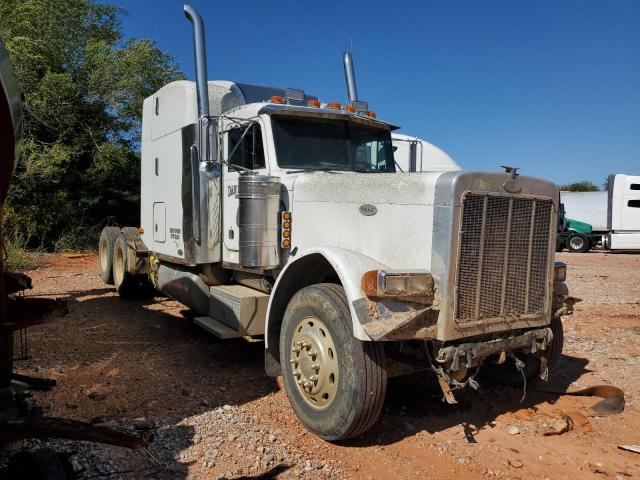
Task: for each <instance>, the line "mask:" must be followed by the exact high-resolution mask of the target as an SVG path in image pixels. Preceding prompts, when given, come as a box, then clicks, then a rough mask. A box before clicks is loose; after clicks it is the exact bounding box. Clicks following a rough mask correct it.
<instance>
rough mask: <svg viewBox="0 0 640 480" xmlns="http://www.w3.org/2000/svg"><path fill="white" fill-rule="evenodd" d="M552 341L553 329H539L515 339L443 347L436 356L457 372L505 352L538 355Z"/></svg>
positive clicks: (439, 361)
mask: <svg viewBox="0 0 640 480" xmlns="http://www.w3.org/2000/svg"><path fill="white" fill-rule="evenodd" d="M551 340H553V332H552V331H551V328H539V329H536V330H529V331H528V332H525V333H523V334H521V335H516V336H513V337H507V338H498V339H496V340H489V341H486V342H474V343H462V344H459V345H451V346H448V347H442V348H441V349H440V350H438V353H437V354H436V362H438V363H440V364H443V365H446V366H447V368H448V370H450V371H453V372H456V371H458V370H460V368H461V367H464V368H466V369H469V368H473V367H476V366H478V365H479V364H480V363H481V362H482V360H484V359H485V358H486V357H488V356H491V355H498V354H501V353H503V352H505V353H507V352H513V351H517V350H521V351H524V352H526V353H536V352H537V351H540V350H546V349H547V345H548V344H549V342H551Z"/></svg>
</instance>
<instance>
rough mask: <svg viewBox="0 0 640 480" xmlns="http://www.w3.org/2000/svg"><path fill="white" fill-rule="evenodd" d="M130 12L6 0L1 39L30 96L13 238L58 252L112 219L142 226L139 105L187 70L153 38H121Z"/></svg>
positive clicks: (81, 3)
mask: <svg viewBox="0 0 640 480" xmlns="http://www.w3.org/2000/svg"><path fill="white" fill-rule="evenodd" d="M123 13H125V12H124V10H123V9H121V8H119V7H117V6H114V5H108V4H97V3H95V2H93V1H92V0H0V37H2V38H3V39H4V42H5V47H6V49H7V51H8V52H9V54H10V56H11V61H12V63H13V66H14V69H15V71H16V76H17V77H18V82H19V84H20V86H21V89H22V91H23V92H24V95H25V139H24V142H23V146H22V153H21V160H20V163H19V164H18V167H17V170H16V175H15V178H14V181H13V184H12V186H11V189H10V191H9V195H8V197H7V203H6V205H5V207H6V212H5V218H4V220H3V222H4V225H5V228H6V230H7V231H8V233H9V234H11V233H16V232H19V233H20V234H21V235H25V236H28V237H29V238H31V241H32V244H33V243H37V244H38V245H42V246H45V247H47V248H52V247H56V246H58V247H60V246H62V245H63V244H64V245H68V246H73V245H72V243H73V240H74V239H75V240H76V241H82V238H81V237H82V236H83V233H84V237H85V238H86V239H87V240H88V239H89V238H91V236H92V235H93V233H94V231H95V229H96V228H98V227H100V226H102V225H103V224H105V223H107V222H114V223H116V224H122V225H125V224H128V225H137V224H138V222H139V207H138V202H139V189H140V187H139V184H140V182H139V171H140V168H139V166H140V165H139V164H140V155H139V135H140V126H141V124H140V121H141V118H140V117H141V114H142V102H143V100H144V98H146V97H148V96H149V95H151V94H152V93H153V92H154V91H156V90H157V89H158V88H160V87H161V86H162V85H164V84H166V83H168V82H170V81H173V80H177V79H180V78H183V75H182V73H181V72H180V70H179V69H178V67H177V65H176V63H175V62H174V60H173V58H172V57H171V56H170V55H168V54H167V53H164V52H162V51H161V50H159V49H158V48H157V47H156V46H155V44H154V43H153V42H152V41H150V40H133V39H125V38H124V37H123V34H122V31H121V28H120V23H119V17H120V15H122V14H123ZM61 239H62V243H61ZM70 240H71V244H70ZM76 243H77V242H76Z"/></svg>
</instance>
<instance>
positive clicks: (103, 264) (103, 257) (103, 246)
mask: <svg viewBox="0 0 640 480" xmlns="http://www.w3.org/2000/svg"><path fill="white" fill-rule="evenodd" d="M107 250H108V249H107V241H106V240H102V241H101V242H100V269H101V270H102V271H103V272H106V271H107V269H108V268H109V259H108V257H107V255H108V254H109V252H108V251H107Z"/></svg>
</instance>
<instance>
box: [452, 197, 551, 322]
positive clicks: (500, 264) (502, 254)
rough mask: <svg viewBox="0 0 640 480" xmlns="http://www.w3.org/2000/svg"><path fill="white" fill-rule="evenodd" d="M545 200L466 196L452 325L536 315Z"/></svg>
mask: <svg viewBox="0 0 640 480" xmlns="http://www.w3.org/2000/svg"><path fill="white" fill-rule="evenodd" d="M552 213H553V203H552V201H551V200H541V199H531V198H518V197H507V196H501V195H492V194H476V193H469V194H467V195H465V197H464V200H463V205H462V226H461V232H460V257H459V263H458V275H457V291H456V320H457V321H459V322H462V323H464V322H473V321H480V320H490V319H499V318H514V317H518V316H520V315H525V314H541V313H543V312H544V310H545V306H546V303H545V302H546V299H547V288H548V282H547V275H548V271H549V270H548V267H549V251H550V242H551V241H552V240H553V236H552V235H551V224H552V223H551V220H552Z"/></svg>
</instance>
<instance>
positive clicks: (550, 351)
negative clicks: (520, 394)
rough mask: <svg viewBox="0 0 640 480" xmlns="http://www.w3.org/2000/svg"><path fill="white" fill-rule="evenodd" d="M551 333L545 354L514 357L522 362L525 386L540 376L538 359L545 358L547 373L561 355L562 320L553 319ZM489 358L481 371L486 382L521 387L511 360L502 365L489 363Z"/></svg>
mask: <svg viewBox="0 0 640 480" xmlns="http://www.w3.org/2000/svg"><path fill="white" fill-rule="evenodd" d="M549 326H550V328H551V332H552V333H553V339H552V340H551V342H550V343H549V344H548V345H547V350H546V352H536V353H534V354H531V353H529V354H523V353H517V354H516V356H517V357H518V358H519V359H520V360H522V361H523V362H524V375H525V377H526V379H527V384H529V383H532V382H534V381H535V380H536V379H537V378H539V377H538V376H539V375H540V357H541V356H542V355H544V356H545V357H546V358H547V368H548V371H549V373H551V372H552V371H553V369H554V368H555V366H556V365H557V364H558V361H559V360H560V355H562V347H563V345H564V330H563V328H562V319H561V318H560V317H554V318H552V319H551V324H550V325H549ZM491 360H492V359H491V358H489V359H487V360H486V361H485V362H484V364H483V366H482V368H481V370H480V374H481V376H482V378H484V379H485V380H487V381H490V382H494V383H499V384H502V385H508V386H511V387H522V386H523V383H524V382H523V379H522V373H520V371H519V370H518V369H517V368H516V364H515V362H514V360H513V358H507V360H506V361H505V362H504V363H503V364H502V365H496V364H492V363H491Z"/></svg>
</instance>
